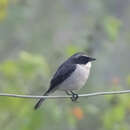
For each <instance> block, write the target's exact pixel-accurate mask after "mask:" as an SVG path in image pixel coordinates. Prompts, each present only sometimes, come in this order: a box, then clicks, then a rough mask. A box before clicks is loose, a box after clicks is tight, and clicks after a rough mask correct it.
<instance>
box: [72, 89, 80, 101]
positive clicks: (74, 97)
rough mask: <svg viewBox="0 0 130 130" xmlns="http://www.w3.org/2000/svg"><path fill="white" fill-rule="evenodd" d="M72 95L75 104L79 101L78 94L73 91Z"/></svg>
mask: <svg viewBox="0 0 130 130" xmlns="http://www.w3.org/2000/svg"><path fill="white" fill-rule="evenodd" d="M71 93H72V97H71V100H72V101H73V102H76V101H77V99H78V97H79V96H78V94H76V93H74V92H72V91H71Z"/></svg>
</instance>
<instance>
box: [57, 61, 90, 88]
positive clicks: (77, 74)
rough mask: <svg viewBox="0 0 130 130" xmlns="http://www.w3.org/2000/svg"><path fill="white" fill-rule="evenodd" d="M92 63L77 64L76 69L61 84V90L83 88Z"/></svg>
mask: <svg viewBox="0 0 130 130" xmlns="http://www.w3.org/2000/svg"><path fill="white" fill-rule="evenodd" d="M90 68H91V63H90V64H87V65H79V64H78V65H76V69H75V71H74V72H73V73H72V74H71V75H70V77H68V78H67V79H66V80H65V81H64V82H63V83H61V85H59V89H60V90H78V89H80V88H82V87H83V86H84V85H85V83H86V81H87V79H88V76H89V72H90Z"/></svg>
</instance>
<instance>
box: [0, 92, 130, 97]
mask: <svg viewBox="0 0 130 130" xmlns="http://www.w3.org/2000/svg"><path fill="white" fill-rule="evenodd" d="M128 93H130V90H122V91H111V92H94V93H88V94H79V95H78V96H79V97H92V96H101V95H112V94H128ZM0 96H4V97H14V98H30V99H40V98H47V99H55V98H70V97H72V96H71V95H62V96H34V95H17V94H8V93H0Z"/></svg>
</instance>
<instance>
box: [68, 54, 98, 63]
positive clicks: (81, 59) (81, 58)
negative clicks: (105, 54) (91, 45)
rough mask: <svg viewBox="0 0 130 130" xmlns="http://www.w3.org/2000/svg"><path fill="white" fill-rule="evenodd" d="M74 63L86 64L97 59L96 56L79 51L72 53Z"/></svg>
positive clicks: (71, 58) (71, 59)
mask: <svg viewBox="0 0 130 130" xmlns="http://www.w3.org/2000/svg"><path fill="white" fill-rule="evenodd" d="M69 60H70V61H71V62H72V63H74V64H81V65H85V64H87V63H88V62H92V61H94V60H96V59H95V58H92V57H89V56H87V55H86V54H85V53H84V52H78V53H75V54H74V55H72V56H71V57H70V59H69Z"/></svg>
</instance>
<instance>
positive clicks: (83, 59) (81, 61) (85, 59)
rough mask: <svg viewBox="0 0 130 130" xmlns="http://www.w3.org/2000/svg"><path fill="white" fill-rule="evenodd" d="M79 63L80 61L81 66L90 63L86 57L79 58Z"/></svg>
mask: <svg viewBox="0 0 130 130" xmlns="http://www.w3.org/2000/svg"><path fill="white" fill-rule="evenodd" d="M77 61H78V62H79V63H80V64H86V63H87V62H88V60H87V57H86V56H80V57H78V59H77Z"/></svg>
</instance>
